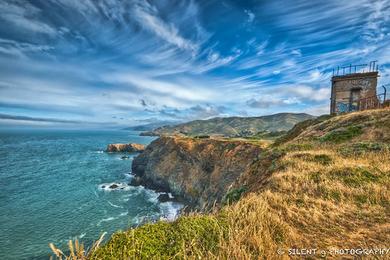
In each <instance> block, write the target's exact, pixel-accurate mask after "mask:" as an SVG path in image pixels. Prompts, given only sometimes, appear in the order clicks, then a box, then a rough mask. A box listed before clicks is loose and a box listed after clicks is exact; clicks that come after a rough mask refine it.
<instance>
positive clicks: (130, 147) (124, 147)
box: [106, 144, 145, 153]
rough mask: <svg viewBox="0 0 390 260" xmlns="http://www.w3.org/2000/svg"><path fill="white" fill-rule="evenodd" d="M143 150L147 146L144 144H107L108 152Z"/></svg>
mask: <svg viewBox="0 0 390 260" xmlns="http://www.w3.org/2000/svg"><path fill="white" fill-rule="evenodd" d="M143 150H145V146H144V145H142V144H109V145H107V149H106V152H108V153H115V152H126V153H136V152H142V151H143Z"/></svg>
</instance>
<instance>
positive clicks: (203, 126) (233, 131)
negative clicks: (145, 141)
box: [141, 113, 314, 137]
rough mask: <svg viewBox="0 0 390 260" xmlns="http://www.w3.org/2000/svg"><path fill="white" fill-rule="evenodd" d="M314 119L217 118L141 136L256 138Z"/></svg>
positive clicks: (304, 116)
mask: <svg viewBox="0 0 390 260" xmlns="http://www.w3.org/2000/svg"><path fill="white" fill-rule="evenodd" d="M311 118H314V116H312V115H309V114H305V113H279V114H274V115H268V116H259V117H224V118H221V117H216V118H212V119H208V120H195V121H191V122H188V123H182V124H178V125H168V126H162V127H158V128H156V129H154V130H153V131H148V132H144V133H142V134H141V135H152V136H160V135H174V134H176V135H177V134H178V135H187V136H200V135H223V136H228V137H237V136H246V137H247V136H254V135H256V134H258V133H264V132H270V133H271V132H281V131H288V130H290V129H291V128H292V127H293V126H294V125H295V124H296V123H299V122H301V121H304V120H307V119H311Z"/></svg>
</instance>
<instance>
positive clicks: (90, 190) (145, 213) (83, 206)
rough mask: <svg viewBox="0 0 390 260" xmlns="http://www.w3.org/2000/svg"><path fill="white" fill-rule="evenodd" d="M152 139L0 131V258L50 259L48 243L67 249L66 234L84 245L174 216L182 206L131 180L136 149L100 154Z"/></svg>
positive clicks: (116, 134)
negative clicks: (108, 147) (116, 145)
mask: <svg viewBox="0 0 390 260" xmlns="http://www.w3.org/2000/svg"><path fill="white" fill-rule="evenodd" d="M152 140H153V138H151V137H141V136H138V133H137V132H128V131H70V130H69V131H60V130H50V131H48V130H46V131H42V130H28V131H27V130H25V131H21V130H19V131H15V130H13V131H10V130H0V167H1V168H0V187H1V189H0V259H48V255H49V254H50V249H49V247H48V243H50V242H53V243H54V244H56V245H58V246H60V248H64V249H65V248H66V243H67V241H68V240H69V239H76V238H77V239H79V240H81V241H83V242H85V243H86V244H89V243H91V241H93V240H96V239H97V238H98V237H99V235H100V234H101V233H103V232H108V235H109V234H112V233H113V232H114V231H117V230H119V229H122V230H123V229H126V228H128V227H130V226H134V225H137V224H140V223H142V222H144V221H147V220H155V219H159V218H161V217H164V218H174V217H175V215H176V214H177V211H178V209H179V208H180V207H181V206H180V205H179V204H177V203H174V202H166V203H159V202H158V200H157V196H158V194H157V193H155V192H153V191H151V190H147V189H144V188H143V187H132V186H128V182H129V180H130V178H131V175H129V173H130V171H131V162H132V158H133V157H134V155H130V159H128V160H122V159H121V156H122V155H121V154H108V153H105V152H103V150H104V149H105V147H106V145H107V144H109V143H125V142H135V143H142V144H148V143H150V142H151V141H152ZM111 183H117V185H118V188H117V189H115V190H110V189H107V188H108V186H109V185H110V184H111ZM103 187H104V188H103ZM121 188H123V189H121Z"/></svg>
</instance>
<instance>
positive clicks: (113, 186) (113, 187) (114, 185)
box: [109, 184, 119, 189]
mask: <svg viewBox="0 0 390 260" xmlns="http://www.w3.org/2000/svg"><path fill="white" fill-rule="evenodd" d="M118 187H119V186H118V185H116V184H112V185H111V186H110V187H109V188H110V189H116V188H118Z"/></svg>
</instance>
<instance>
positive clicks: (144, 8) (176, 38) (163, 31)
mask: <svg viewBox="0 0 390 260" xmlns="http://www.w3.org/2000/svg"><path fill="white" fill-rule="evenodd" d="M134 18H135V19H136V20H137V21H138V22H139V23H140V25H141V26H143V27H144V28H146V29H148V30H150V31H151V32H153V33H154V34H156V35H157V36H159V37H160V38H162V39H164V40H165V41H167V42H169V43H171V44H173V45H176V46H177V47H179V48H181V49H186V50H191V51H196V50H197V49H198V45H197V44H196V43H194V42H192V41H190V40H188V39H185V38H184V37H182V36H181V35H180V33H179V30H178V29H177V28H176V27H175V25H174V24H172V23H171V24H168V23H166V22H164V21H163V20H162V19H161V18H160V17H159V16H158V12H157V9H156V8H154V7H153V6H151V5H150V4H148V3H147V2H146V1H142V2H138V4H137V5H136V7H135V9H134Z"/></svg>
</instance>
